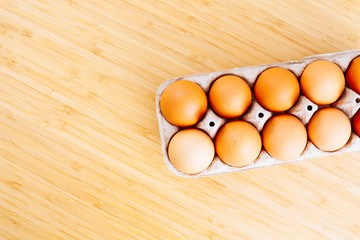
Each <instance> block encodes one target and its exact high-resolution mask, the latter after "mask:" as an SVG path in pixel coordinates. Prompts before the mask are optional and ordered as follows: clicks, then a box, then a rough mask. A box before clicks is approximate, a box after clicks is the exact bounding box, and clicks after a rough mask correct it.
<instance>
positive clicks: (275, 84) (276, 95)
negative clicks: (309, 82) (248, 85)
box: [254, 67, 300, 112]
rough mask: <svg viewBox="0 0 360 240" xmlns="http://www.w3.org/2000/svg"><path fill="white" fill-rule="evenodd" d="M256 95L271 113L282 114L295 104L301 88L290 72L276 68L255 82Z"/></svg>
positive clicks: (261, 75) (265, 72) (269, 70)
mask: <svg viewBox="0 0 360 240" xmlns="http://www.w3.org/2000/svg"><path fill="white" fill-rule="evenodd" d="M254 93H255V97H256V100H257V101H258V102H259V104H260V105H261V106H263V107H264V108H266V109H267V110H269V111H273V112H282V111H286V110H288V109H290V108H291V107H292V106H293V105H294V104H295V102H296V101H297V99H298V98H299V94H300V86H299V82H298V80H297V78H296V76H295V75H294V74H293V73H292V72H291V71H290V70H288V69H284V68H280V67H274V68H269V69H266V70H265V71H263V72H262V73H261V74H260V76H259V77H258V79H257V80H256V82H255V87H254Z"/></svg>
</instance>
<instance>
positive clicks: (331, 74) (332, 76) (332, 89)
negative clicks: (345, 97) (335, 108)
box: [300, 60, 345, 105]
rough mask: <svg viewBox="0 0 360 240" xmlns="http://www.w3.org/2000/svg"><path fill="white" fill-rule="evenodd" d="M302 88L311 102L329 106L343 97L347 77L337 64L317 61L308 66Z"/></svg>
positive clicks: (302, 76) (301, 79)
mask: <svg viewBox="0 0 360 240" xmlns="http://www.w3.org/2000/svg"><path fill="white" fill-rule="evenodd" d="M300 86H301V91H302V92H303V94H304V95H305V96H306V97H307V98H308V99H310V101H312V102H314V103H316V104H319V105H327V104H331V103H333V102H335V101H336V100H337V99H338V98H339V97H340V96H341V94H342V92H343V91H344V88H345V77H344V74H343V72H342V71H341V69H340V68H339V67H338V66H337V65H336V64H335V63H333V62H329V61H327V60H317V61H314V62H312V63H310V64H309V65H307V66H306V68H305V70H304V72H303V73H302V75H301V78H300Z"/></svg>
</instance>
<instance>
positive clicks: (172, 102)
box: [160, 80, 208, 127]
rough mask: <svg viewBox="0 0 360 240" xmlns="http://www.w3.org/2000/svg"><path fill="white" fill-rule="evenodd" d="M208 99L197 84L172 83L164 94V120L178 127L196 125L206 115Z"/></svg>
mask: <svg viewBox="0 0 360 240" xmlns="http://www.w3.org/2000/svg"><path fill="white" fill-rule="evenodd" d="M207 105H208V102H207V97H206V94H205V92H204V90H203V89H202V88H201V87H200V86H199V85H198V84H196V83H194V82H191V81H187V80H179V81H175V82H173V83H171V84H170V85H169V86H168V87H167V88H166V89H165V90H164V91H163V93H162V95H161V99H160V109H161V113H162V115H163V116H164V118H165V119H166V120H167V121H168V122H169V123H171V124H173V125H175V126H178V127H189V126H192V125H194V124H196V123H197V122H198V121H199V120H200V119H201V118H202V117H203V116H204V114H205V112H206V109H207Z"/></svg>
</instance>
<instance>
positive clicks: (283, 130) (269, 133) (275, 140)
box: [262, 114, 307, 161]
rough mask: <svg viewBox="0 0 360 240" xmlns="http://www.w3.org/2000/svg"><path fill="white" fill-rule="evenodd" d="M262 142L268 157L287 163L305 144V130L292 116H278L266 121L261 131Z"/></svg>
mask: <svg viewBox="0 0 360 240" xmlns="http://www.w3.org/2000/svg"><path fill="white" fill-rule="evenodd" d="M262 142H263V146H264V148H265V150H266V151H267V153H269V155H270V156H272V157H274V158H276V159H279V160H282V161H288V160H292V159H294V158H297V157H298V156H300V155H301V153H302V152H303V151H304V149H305V146H306V143H307V133H306V128H305V126H304V125H303V124H302V122H301V121H300V120H299V119H298V118H296V117H295V116H293V115H290V114H280V115H277V116H274V117H272V118H270V120H268V121H267V122H266V124H265V126H264V128H263V131H262Z"/></svg>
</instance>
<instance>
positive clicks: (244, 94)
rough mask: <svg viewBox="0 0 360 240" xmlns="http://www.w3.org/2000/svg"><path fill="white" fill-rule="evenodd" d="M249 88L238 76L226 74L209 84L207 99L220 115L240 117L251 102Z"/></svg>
mask: <svg viewBox="0 0 360 240" xmlns="http://www.w3.org/2000/svg"><path fill="white" fill-rule="evenodd" d="M251 99H252V97H251V90H250V87H249V86H248V85H247V83H246V82H245V81H244V80H243V79H242V78H241V77H238V76H235V75H226V76H222V77H220V78H218V79H217V80H216V81H215V82H214V84H213V85H212V86H211V89H210V92H209V101H210V105H211V107H212V109H213V110H214V111H215V112H216V113H217V114H218V115H220V116H221V117H224V118H235V117H240V116H241V115H242V114H244V113H245V112H246V110H247V109H248V108H249V106H250V104H251Z"/></svg>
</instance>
